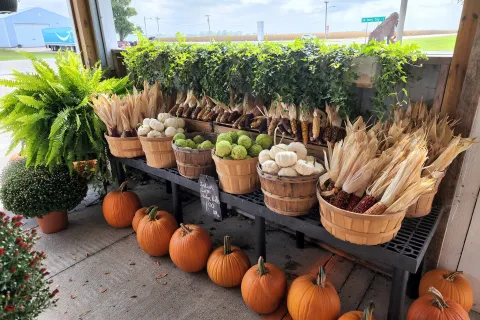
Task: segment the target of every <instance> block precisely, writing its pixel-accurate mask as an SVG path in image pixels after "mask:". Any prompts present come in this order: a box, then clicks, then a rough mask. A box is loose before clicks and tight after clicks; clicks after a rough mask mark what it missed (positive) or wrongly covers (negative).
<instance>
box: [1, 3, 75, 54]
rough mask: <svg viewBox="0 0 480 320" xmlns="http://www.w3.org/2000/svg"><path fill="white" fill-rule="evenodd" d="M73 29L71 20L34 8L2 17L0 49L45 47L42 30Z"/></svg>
mask: <svg viewBox="0 0 480 320" xmlns="http://www.w3.org/2000/svg"><path fill="white" fill-rule="evenodd" d="M63 27H72V22H71V20H70V18H68V17H64V16H62V15H60V14H58V13H55V12H52V11H48V10H45V9H42V8H38V7H33V8H26V9H23V10H19V11H18V12H15V13H11V14H6V15H0V48H15V47H18V46H21V47H43V46H45V42H44V41H43V35H42V29H44V28H63Z"/></svg>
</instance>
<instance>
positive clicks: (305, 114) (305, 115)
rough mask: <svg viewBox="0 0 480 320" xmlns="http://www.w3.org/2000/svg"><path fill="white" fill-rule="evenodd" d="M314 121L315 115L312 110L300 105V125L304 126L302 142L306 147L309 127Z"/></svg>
mask: <svg viewBox="0 0 480 320" xmlns="http://www.w3.org/2000/svg"><path fill="white" fill-rule="evenodd" d="M312 120H313V115H312V112H311V111H310V110H307V109H306V108H305V107H304V106H303V105H302V104H300V123H301V125H302V140H303V141H302V142H303V144H304V145H306V144H307V143H308V133H309V125H310V123H311V122H312Z"/></svg>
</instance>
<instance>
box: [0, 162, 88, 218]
mask: <svg viewBox="0 0 480 320" xmlns="http://www.w3.org/2000/svg"><path fill="white" fill-rule="evenodd" d="M25 163H26V159H20V160H15V161H12V162H10V163H9V164H8V166H7V167H6V169H4V174H3V175H2V177H3V178H4V179H3V181H2V188H1V189H0V200H1V201H2V203H3V205H4V207H5V209H6V210H9V211H12V212H14V213H16V214H21V215H23V216H25V217H29V218H33V217H42V216H44V215H46V214H48V213H50V212H52V211H62V210H71V209H73V208H75V207H76V206H77V205H78V204H79V203H80V202H81V201H82V200H83V198H85V196H86V194H87V189H88V186H87V180H85V179H84V178H82V177H81V176H80V175H78V174H77V173H76V172H74V173H73V174H70V171H69V169H68V167H67V166H65V165H54V166H53V167H52V168H48V167H46V166H42V165H39V166H37V167H33V166H30V167H27V166H25ZM5 173H8V174H5Z"/></svg>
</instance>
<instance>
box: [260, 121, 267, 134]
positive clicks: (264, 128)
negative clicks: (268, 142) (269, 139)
mask: <svg viewBox="0 0 480 320" xmlns="http://www.w3.org/2000/svg"><path fill="white" fill-rule="evenodd" d="M258 131H259V132H260V133H267V132H268V127H267V118H264V119H263V120H262V123H260V125H259V126H258Z"/></svg>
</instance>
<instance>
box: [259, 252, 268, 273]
mask: <svg viewBox="0 0 480 320" xmlns="http://www.w3.org/2000/svg"><path fill="white" fill-rule="evenodd" d="M257 273H258V274H259V275H260V277H261V276H263V275H266V274H267V269H266V268H265V260H263V257H262V256H260V258H258V269H257Z"/></svg>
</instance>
